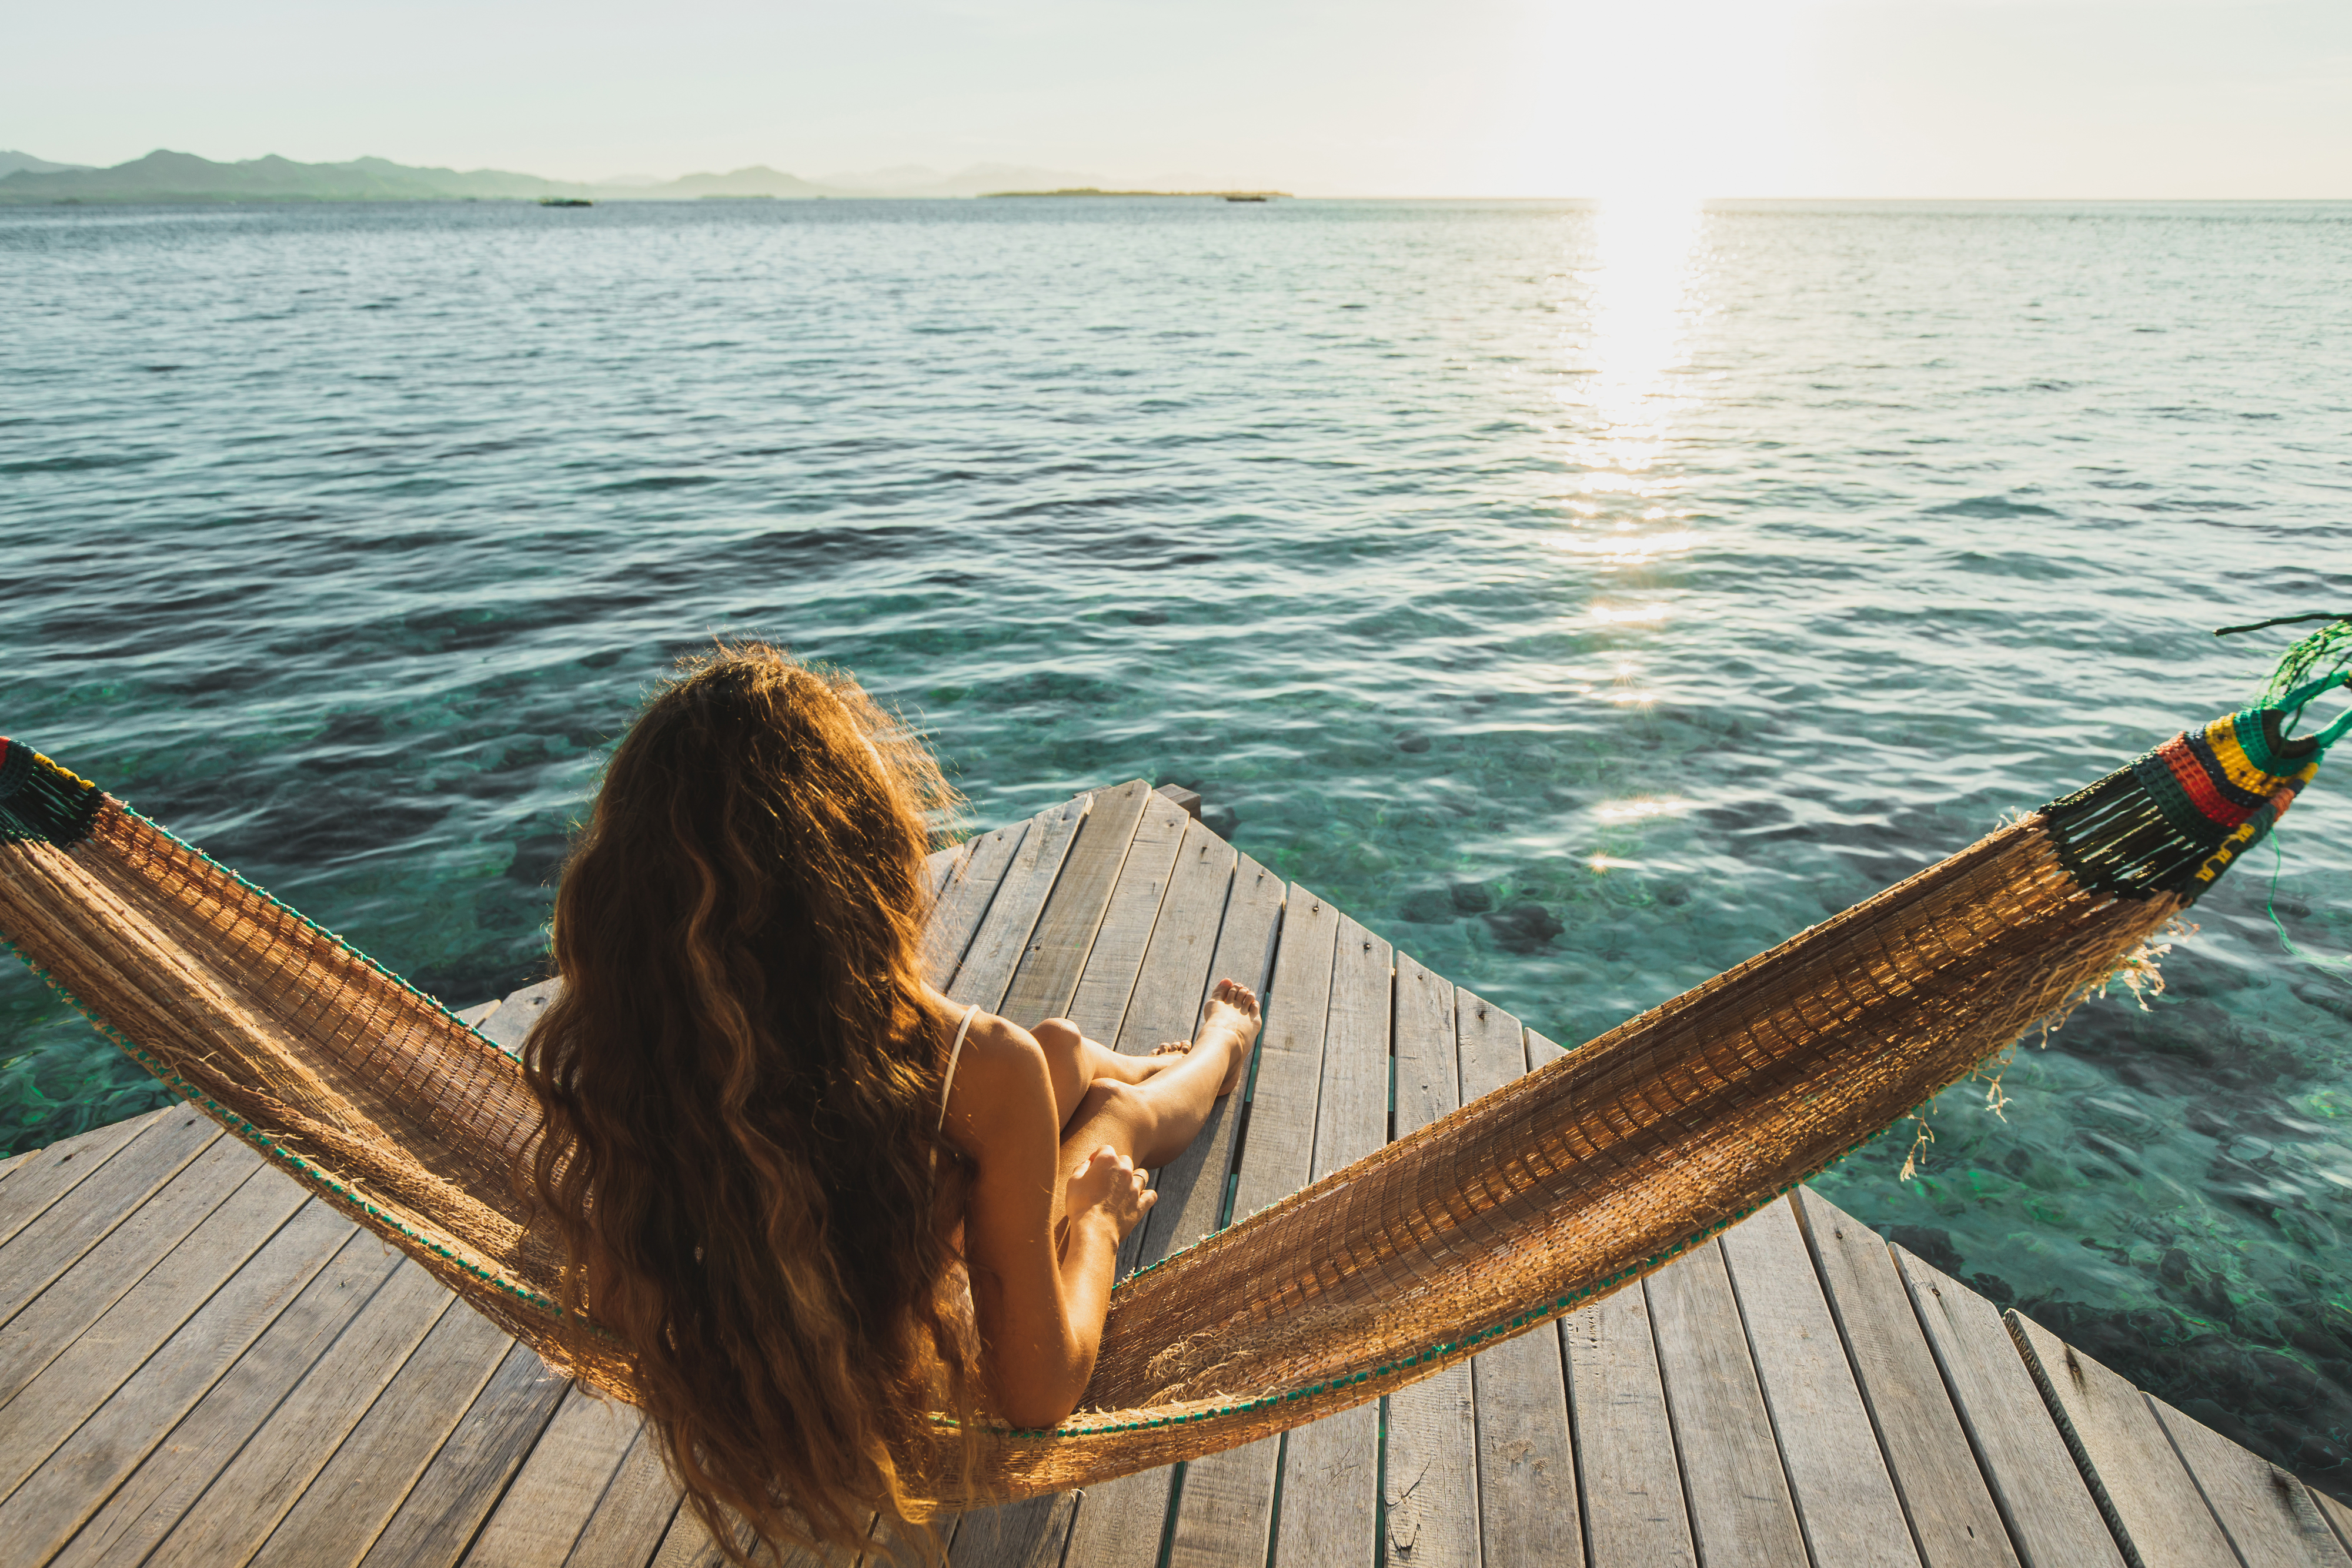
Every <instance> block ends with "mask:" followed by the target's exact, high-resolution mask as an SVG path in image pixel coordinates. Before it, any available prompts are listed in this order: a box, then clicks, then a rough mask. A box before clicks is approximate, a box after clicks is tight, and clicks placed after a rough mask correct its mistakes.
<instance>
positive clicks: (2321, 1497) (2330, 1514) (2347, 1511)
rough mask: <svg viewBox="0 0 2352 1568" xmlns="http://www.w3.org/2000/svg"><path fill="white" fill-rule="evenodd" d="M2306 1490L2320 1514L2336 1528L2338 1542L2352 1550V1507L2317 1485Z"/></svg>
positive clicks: (2346, 1549) (2349, 1550) (2347, 1549)
mask: <svg viewBox="0 0 2352 1568" xmlns="http://www.w3.org/2000/svg"><path fill="white" fill-rule="evenodd" d="M2304 1490H2305V1491H2306V1492H2308V1493H2309V1494H2310V1495H2311V1500H2312V1502H2313V1503H2314V1504H2315V1505H2316V1506H2317V1507H2318V1509H2319V1511H2320V1514H2321V1515H2322V1516H2323V1517H2324V1518H2325V1519H2326V1521H2327V1522H2328V1524H2329V1526H2330V1527H2331V1528H2333V1529H2334V1530H2335V1531H2336V1541H2337V1542H2338V1543H2340V1544H2341V1545H2342V1546H2343V1548H2344V1550H2345V1551H2346V1552H2352V1507H2347V1506H2345V1504H2344V1503H2342V1502H2340V1501H2338V1500H2336V1499H2335V1498H2333V1497H2330V1496H2329V1495H2328V1494H2327V1493H2326V1492H2324V1491H2321V1490H2319V1489H2318V1488H2317V1487H2311V1486H2307V1487H2305V1488H2304Z"/></svg>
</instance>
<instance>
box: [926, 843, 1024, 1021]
mask: <svg viewBox="0 0 2352 1568" xmlns="http://www.w3.org/2000/svg"><path fill="white" fill-rule="evenodd" d="M1029 831H1030V824H1029V823H1027V822H1015V823H1013V825H1012V826H1011V827H1009V828H998V829H997V830H995V831H993V832H987V833H982V834H981V835H980V836H979V837H978V838H975V839H969V840H966V841H964V842H962V843H961V844H958V845H957V846H956V848H955V856H956V861H955V865H954V867H953V870H952V873H951V875H950V879H949V881H948V883H947V885H946V886H945V887H943V888H941V889H940V894H939V898H938V900H937V901H936V902H935V903H933V904H932V905H931V917H930V922H929V925H926V926H925V927H924V929H923V972H924V974H925V976H926V977H928V978H929V980H930V982H931V984H932V985H934V986H937V987H939V988H940V989H942V990H945V989H946V988H947V987H948V985H949V983H950V981H952V980H953V979H954V978H955V973H956V967H957V966H959V965H961V963H962V962H963V957H964V949H965V948H967V947H969V946H971V938H972V933H974V932H976V931H978V930H979V929H980V923H981V920H982V917H984V916H985V915H987V914H988V906H989V905H990V904H992V902H994V900H995V898H996V891H997V889H998V888H999V887H1000V886H1002V885H1003V882H1004V873H1005V872H1006V871H1007V870H1009V869H1010V868H1011V867H1012V864H1013V855H1014V853H1015V852H1017V851H1018V850H1019V849H1020V848H1021V841H1022V840H1023V839H1024V838H1026V837H1027V836H1028V834H1029Z"/></svg>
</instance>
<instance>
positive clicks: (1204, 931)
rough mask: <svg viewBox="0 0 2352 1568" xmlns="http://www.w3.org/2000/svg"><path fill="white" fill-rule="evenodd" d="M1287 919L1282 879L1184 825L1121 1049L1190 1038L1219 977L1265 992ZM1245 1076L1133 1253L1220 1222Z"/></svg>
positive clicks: (1180, 1242) (1165, 1184)
mask: <svg viewBox="0 0 2352 1568" xmlns="http://www.w3.org/2000/svg"><path fill="white" fill-rule="evenodd" d="M1219 904H1222V913H1223V919H1222V922H1220V919H1219V914H1220V911H1219V908H1218V907H1217V906H1218V905H1219ZM1281 924H1282V879H1281V878H1280V877H1278V876H1276V875H1275V874H1274V873H1272V872H1270V871H1268V870H1266V869H1265V867H1264V866H1262V865H1260V864H1258V863H1257V862H1255V861H1254V860H1252V859H1250V858H1249V857H1248V856H1247V855H1238V856H1237V855H1235V853H1234V849H1233V846H1232V845H1230V844H1228V843H1226V842H1225V841H1223V840H1222V839H1220V838H1218V837H1217V836H1216V835H1215V834H1213V833H1212V832H1210V831H1209V830H1208V829H1206V828H1203V827H1202V826H1201V825H1200V824H1199V823H1197V822H1196V823H1194V824H1193V825H1192V828H1191V829H1190V830H1189V831H1187V832H1186V834H1185V838H1184V849H1183V852H1182V855H1181V859H1180V861H1179V864H1178V871H1177V876H1176V880H1175V882H1174V883H1171V885H1170V888H1169V893H1168V903H1167V905H1166V907H1165V909H1164V910H1163V911H1162V913H1161V915H1160V930H1159V931H1157V932H1155V933H1153V935H1152V938H1151V949H1150V952H1149V953H1148V954H1146V955H1145V957H1144V975H1143V978H1142V979H1141V980H1140V981H1139V982H1138V983H1137V985H1136V988H1135V994H1136V1005H1135V1006H1133V1007H1131V1008H1129V1009H1128V1021H1127V1023H1126V1025H1125V1026H1124V1027H1123V1028H1122V1030H1121V1033H1120V1040H1119V1045H1120V1049H1121V1050H1130V1049H1136V1048H1140V1049H1142V1050H1146V1051H1149V1050H1150V1049H1151V1047H1152V1046H1153V1045H1156V1044H1157V1043H1158V1042H1159V1041H1160V1040H1189V1039H1191V1038H1192V1037H1193V1035H1194V1033H1195V1032H1197V1031H1198V1030H1199V1029H1200V1025H1201V1012H1202V1009H1203V1008H1204V1007H1205V1006H1206V1005H1207V1000H1208V990H1209V988H1210V987H1211V986H1212V985H1213V984H1215V983H1216V982H1217V981H1218V980H1221V979H1233V980H1237V981H1239V982H1240V983H1241V984H1243V985H1244V986H1247V987H1249V988H1251V989H1252V990H1254V991H1256V992H1257V993H1259V996H1260V998H1264V996H1265V992H1266V990H1267V988H1268V970H1269V969H1270V968H1271V967H1272V965H1273V962H1274V941H1275V933H1276V930H1277V928H1278V927H1279V926H1280V925H1281ZM1242 1082H1243V1085H1244V1092H1241V1093H1235V1094H1231V1095H1228V1096H1226V1097H1225V1098H1224V1099H1223V1100H1220V1101H1219V1102H1217V1108H1216V1109H1215V1110H1214V1111H1212V1112H1211V1113H1209V1120H1208V1122H1207V1123H1206V1124H1204V1125H1203V1126H1202V1128H1201V1135H1200V1136H1199V1137H1197V1138H1195V1139H1193V1140H1192V1145H1190V1146H1189V1147H1187V1148H1186V1149H1185V1151H1184V1152H1183V1153H1182V1154H1181V1155H1178V1156H1177V1157H1176V1159H1175V1160H1174V1161H1173V1162H1171V1164H1170V1165H1169V1166H1168V1167H1167V1168H1166V1169H1165V1170H1163V1171H1161V1172H1160V1176H1159V1180H1158V1182H1157V1183H1156V1184H1155V1185H1156V1186H1157V1187H1158V1190H1159V1193H1160V1198H1159V1201H1158V1202H1157V1203H1156V1204H1154V1205H1153V1207H1152V1209H1151V1212H1150V1213H1149V1214H1147V1215H1145V1216H1144V1217H1143V1223H1142V1224H1141V1225H1139V1226H1137V1227H1136V1229H1135V1238H1134V1242H1135V1244H1134V1246H1133V1247H1132V1248H1131V1249H1130V1250H1129V1257H1130V1258H1131V1259H1132V1260H1136V1261H1139V1262H1156V1261H1158V1260H1160V1259H1162V1258H1165V1257H1166V1256H1167V1255H1168V1254H1169V1253H1171V1252H1172V1251H1174V1250H1176V1249H1178V1248H1180V1247H1190V1246H1191V1245H1192V1243H1193V1242H1195V1241H1197V1240H1199V1239H1201V1238H1202V1237H1203V1236H1206V1235H1208V1234H1209V1233H1210V1232H1211V1231H1213V1230H1214V1229H1216V1228H1218V1226H1219V1225H1220V1224H1221V1223H1222V1222H1223V1219H1224V1217H1225V1200H1226V1197H1227V1195H1228V1193H1229V1192H1230V1190H1231V1186H1230V1183H1229V1180H1228V1173H1229V1172H1230V1171H1231V1170H1232V1169H1233V1164H1234V1148H1235V1145H1236V1144H1237V1143H1238V1142H1239V1140H1240V1136H1241V1125H1242V1120H1243V1106H1244V1103H1245V1102H1246V1090H1247V1085H1248V1082H1249V1075H1248V1072H1247V1071H1246V1070H1244V1072H1243V1077H1242Z"/></svg>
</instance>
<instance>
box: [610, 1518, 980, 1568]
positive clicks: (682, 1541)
mask: <svg viewBox="0 0 2352 1568" xmlns="http://www.w3.org/2000/svg"><path fill="white" fill-rule="evenodd" d="M950 1522H951V1521H950ZM736 1544H737V1545H739V1546H740V1547H742V1548H744V1549H745V1550H749V1549H750V1547H751V1531H749V1530H746V1529H743V1528H742V1527H741V1526H740V1524H739V1525H738V1526H737V1529H736ZM921 1560H922V1559H921V1556H920V1554H919V1553H917V1552H914V1551H913V1550H912V1549H911V1548H909V1549H908V1550H907V1551H906V1552H903V1553H902V1554H901V1556H900V1557H899V1558H898V1559H896V1561H899V1562H903V1563H908V1564H909V1565H911V1564H913V1563H918V1562H920V1561H921ZM840 1561H841V1559H840V1558H838V1557H833V1558H827V1557H824V1556H823V1555H821V1554H820V1553H817V1552H811V1551H809V1550H808V1549H807V1548H806V1547H799V1546H788V1547H786V1548H784V1550H783V1551H782V1552H776V1553H774V1554H773V1555H772V1556H763V1557H761V1559H760V1562H761V1563H763V1564H772V1568H838V1564H839V1563H840ZM876 1561H878V1559H877V1557H875V1556H874V1555H872V1554H868V1555H867V1556H865V1557H862V1558H860V1559H859V1562H861V1563H873V1562H876ZM652 1568H728V1563H727V1554H726V1553H725V1552H721V1551H719V1543H718V1542H714V1541H712V1540H711V1539H710V1532H709V1531H707V1530H705V1529H703V1527H702V1520H701V1518H700V1516H698V1514H696V1512H695V1511H694V1510H692V1509H691V1508H680V1509H679V1510H678V1511H677V1514H676V1516H675V1517H673V1518H672V1519H671V1520H670V1521H669V1531H668V1533H667V1534H666V1535H664V1536H663V1537H662V1543H661V1550H660V1551H658V1552H655V1553H654V1560H653V1564H652ZM959 1568H961V1565H959Z"/></svg>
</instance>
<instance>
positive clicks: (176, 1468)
mask: <svg viewBox="0 0 2352 1568" xmlns="http://www.w3.org/2000/svg"><path fill="white" fill-rule="evenodd" d="M400 1263H401V1258H400V1255H399V1254H398V1253H396V1252H394V1251H392V1250H391V1249H388V1248H386V1247H385V1246H384V1245H383V1243H382V1242H381V1241H379V1240H377V1239H375V1238H374V1237H373V1236H369V1235H365V1234H361V1233H354V1234H352V1236H351V1237H350V1238H349V1239H347V1240H346V1241H345V1242H344V1243H343V1245H342V1246H341V1248H339V1249H337V1250H336V1253H335V1256H334V1259H333V1260H332V1261H331V1262H329V1263H328V1265H327V1266H326V1267H325V1268H324V1269H322V1270H320V1271H319V1272H318V1273H317V1274H316V1275H315V1276H313V1277H312V1279H311V1280H310V1283H309V1284H307V1285H305V1286H304V1287H303V1288H302V1290H301V1292H300V1293H299V1295H297V1296H296V1297H295V1298H294V1302H293V1304H292V1305H291V1306H289V1307H288V1308H286V1309H285V1310H284V1311H283V1312H279V1313H278V1316H277V1317H276V1318H275V1319H274V1320H273V1321H272V1322H270V1324H269V1326H268V1328H267V1329H266V1330H264V1331H263V1333H261V1335H260V1337H259V1338H258V1339H257V1340H256V1341H255V1342H254V1343H253V1344H252V1346H251V1348H249V1349H248V1350H247V1351H246V1353H245V1354H243V1355H241V1356H239V1357H238V1358H237V1359H236V1364H234V1365H233V1366H231V1367H230V1368H229V1370H228V1372H227V1373H226V1375H223V1376H222V1377H221V1378H220V1379H219V1380H218V1381H217V1382H215V1383H214V1385H212V1386H211V1387H210V1388H209V1389H207V1390H206V1391H205V1395H204V1397H203V1398H201V1399H199V1400H197V1401H196V1404H195V1407H194V1409H192V1410H190V1411H189V1412H188V1414H187V1415H186V1416H184V1417H182V1419H181V1420H180V1422H179V1424H178V1425H177V1426H175V1427H173V1428H172V1430H171V1432H170V1434H169V1435H168V1436H167V1437H164V1439H163V1441H162V1442H161V1443H159V1444H157V1445H156V1446H155V1447H154V1448H152V1450H151V1451H150V1452H149V1453H148V1455H147V1457H146V1458H145V1459H143V1460H142V1461H141V1463H140V1465H139V1467H138V1469H134V1470H133V1471H131V1476H130V1479H127V1480H126V1481H124V1482H123V1483H122V1485H121V1487H120V1488H118V1489H117V1490H116V1491H115V1493H114V1495H113V1496H112V1497H110V1498H109V1499H108V1500H106V1505H105V1506H104V1507H103V1508H101V1509H100V1510H99V1511H97V1513H96V1514H95V1515H93V1516H92V1517H91V1519H90V1521H89V1523H88V1524H86V1525H84V1526H83V1527H82V1529H81V1530H80V1531H79V1533H77V1534H76V1535H75V1536H74V1538H73V1540H72V1541H70V1542H68V1543H67V1545H66V1548H65V1550H64V1551H63V1552H61V1553H59V1554H58V1559H57V1561H58V1563H60V1564H74V1565H79V1564H83V1563H137V1562H139V1561H141V1560H142V1558H144V1557H145V1555H146V1554H147V1552H149V1550H150V1549H151V1548H152V1547H153V1545H154V1544H155V1542H157V1541H158V1540H160V1539H161V1538H162V1537H163V1534H164V1532H165V1531H169V1530H170V1529H171V1528H172V1527H173V1524H174V1523H176V1522H177V1521H179V1520H180V1518H181V1517H182V1515H183V1514H184V1513H185V1512H186V1511H187V1510H188V1508H189V1507H190V1505H191V1504H193V1503H194V1501H195V1500H196V1499H197V1498H198V1497H199V1496H200V1495H201V1494H202V1493H203V1492H204V1490H205V1488H206V1487H208V1486H210V1485H211V1484H212V1482H213V1479H215V1477H216V1476H218V1475H219V1474H220V1472H221V1469H223V1467H225V1466H226V1465H227V1464H228V1463H229V1461H230V1460H231V1459H232V1458H235V1457H236V1453H237V1451H238V1450H239V1448H241V1447H242V1446H243V1445H244V1443H245V1442H246V1440H247V1438H248V1437H251V1436H252V1434H253V1432H254V1430H255V1428H257V1427H259V1426H260V1425H261V1424H262V1422H263V1421H264V1420H265V1419H266V1418H268V1416H269V1413H270V1412H271V1411H272V1410H275V1409H277V1408H278V1406H279V1403H280V1401H281V1400H283V1399H284V1397H285V1396H286V1393H287V1391H288V1390H289V1389H290V1388H292V1387H293V1386H295V1385H296V1384H297V1382H299V1380H300V1379H301V1377H302V1376H303V1375H304V1374H305V1373H306V1372H307V1371H309V1370H310V1367H311V1366H312V1364H315V1363H316V1362H317V1361H318V1360H319V1358H320V1354H322V1353H323V1352H325V1351H326V1350H327V1349H328V1347H329V1346H330V1345H331V1344H333V1343H334V1342H335V1338H336V1336H337V1335H338V1334H340V1333H341V1332H342V1331H343V1329H344V1328H345V1327H346V1326H348V1325H349V1324H350V1322H352V1319H353V1318H355V1317H357V1316H358V1315H359V1313H360V1312H361V1311H362V1309H363V1308H365V1307H366V1305H367V1304H368V1303H369V1302H370V1301H373V1299H374V1297H375V1294H376V1292H377V1291H378V1290H379V1289H381V1288H382V1287H383V1285H384V1283H385V1282H386V1281H388V1280H389V1279H390V1278H391V1277H392V1275H393V1273H394V1270H396V1269H397V1268H398V1267H399V1265H400ZM420 1272H421V1270H420Z"/></svg>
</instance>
